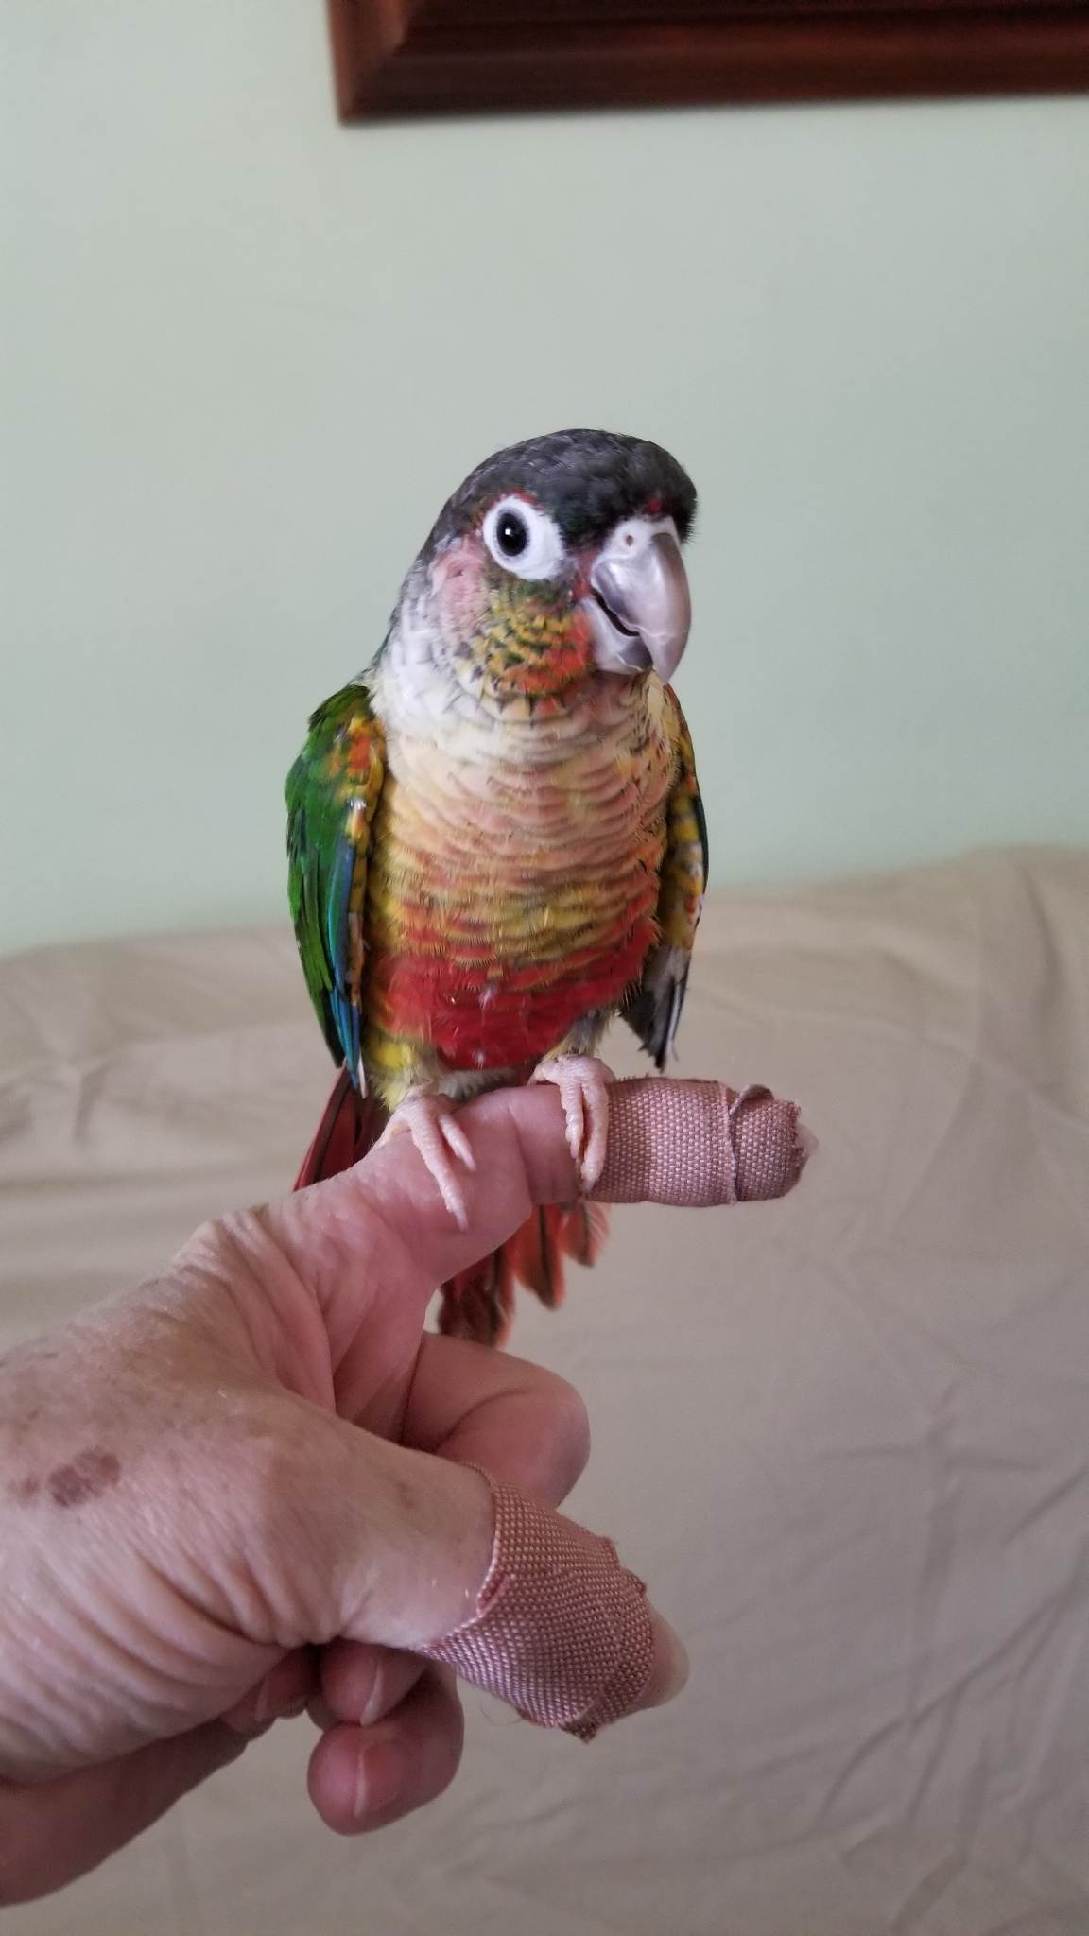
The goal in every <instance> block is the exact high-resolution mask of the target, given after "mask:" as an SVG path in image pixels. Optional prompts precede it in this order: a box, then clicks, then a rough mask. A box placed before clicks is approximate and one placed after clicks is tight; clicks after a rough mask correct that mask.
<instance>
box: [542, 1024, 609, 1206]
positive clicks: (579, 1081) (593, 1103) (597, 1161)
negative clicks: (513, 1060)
mask: <svg viewBox="0 0 1089 1936" xmlns="http://www.w3.org/2000/svg"><path fill="white" fill-rule="evenodd" d="M612 1080H613V1072H612V1070H611V1069H610V1068H609V1067H608V1064H607V1063H604V1062H599V1060H598V1058H597V1056H596V1055H555V1056H551V1057H546V1059H545V1060H544V1061H543V1062H539V1063H538V1064H537V1067H536V1068H535V1069H534V1071H533V1074H532V1075H531V1076H530V1081H531V1082H554V1083H555V1084H556V1086H557V1088H558V1089H559V1092H560V1101H561V1102H562V1104H563V1119H564V1122H565V1123H566V1125H567V1147H568V1149H569V1150H570V1152H571V1154H572V1156H573V1157H574V1159H575V1166H576V1168H577V1170H578V1173H579V1187H580V1189H581V1190H582V1193H583V1195H584V1196H589V1194H590V1191H591V1190H592V1189H593V1187H594V1184H595V1183H596V1182H597V1180H598V1178H599V1176H600V1175H601V1171H602V1167H603V1165H604V1162H605V1145H606V1142H607V1141H608V1137H609V1084H610V1082H612Z"/></svg>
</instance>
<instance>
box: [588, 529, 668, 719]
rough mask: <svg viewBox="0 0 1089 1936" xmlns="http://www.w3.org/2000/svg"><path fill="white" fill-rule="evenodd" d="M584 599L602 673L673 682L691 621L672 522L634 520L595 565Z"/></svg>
mask: <svg viewBox="0 0 1089 1936" xmlns="http://www.w3.org/2000/svg"><path fill="white" fill-rule="evenodd" d="M590 590H591V596H590V597H589V598H588V599H586V600H585V609H586V611H587V612H588V614H589V617H590V622H591V624H592V626H593V630H594V659H595V661H596V663H597V666H598V668H599V670H600V671H602V672H619V673H624V672H626V673H629V674H630V673H634V672H646V671H647V670H648V669H649V667H651V666H653V667H654V670H655V672H656V673H657V674H658V677H659V678H660V679H662V680H663V681H668V680H669V679H671V678H672V676H673V674H674V672H675V671H676V670H677V667H678V665H679V664H680V659H681V654H682V652H683V651H684V648H685V642H686V640H687V638H688V628H689V625H690V624H691V622H692V602H691V599H690V597H689V594H688V579H687V577H686V575H685V569H684V560H683V558H682V557H681V547H680V543H679V541H678V539H677V534H676V531H675V530H674V528H673V524H672V522H671V521H670V522H668V523H657V524H650V523H649V522H647V521H646V520H644V519H641V518H631V519H628V520H626V521H625V523H624V524H623V525H621V526H620V527H619V529H618V531H617V532H615V533H614V535H613V537H612V538H611V539H610V541H609V543H608V545H606V547H605V549H604V550H603V551H602V552H600V553H599V555H598V557H597V558H596V559H595V560H594V564H593V567H592V569H591V572H590Z"/></svg>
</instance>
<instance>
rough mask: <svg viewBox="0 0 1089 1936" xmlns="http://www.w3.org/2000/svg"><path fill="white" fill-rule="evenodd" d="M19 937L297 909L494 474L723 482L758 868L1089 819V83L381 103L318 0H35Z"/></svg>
mask: <svg viewBox="0 0 1089 1936" xmlns="http://www.w3.org/2000/svg"><path fill="white" fill-rule="evenodd" d="M2 34H3V39H4V42H5V44H6V49H7V56H8V59H7V81H6V92H7V94H8V97H9V99H8V100H7V102H6V103H4V105H3V108H2V118H3V121H4V124H5V132H4V135H3V139H4V142H5V144H6V146H7V149H8V161H7V165H6V170H5V172H6V175H7V178H8V180H9V181H10V180H11V178H12V177H14V181H15V193H14V194H10V193H9V192H8V191H7V190H5V194H4V203H5V212H4V217H3V219H4V221H5V223H6V224H8V225H9V226H10V228H11V230H12V231H13V232H12V233H11V234H10V235H9V236H8V239H7V241H6V244H5V251H4V265H5V266H4V276H5V291H4V307H5V310H6V312H7V317H8V322H9V331H10V336H9V342H10V344H11V347H10V348H9V351H8V352H7V353H6V355H5V364H4V377H5V382H6V383H9V384H10V387H11V391H12V395H11V402H10V406H9V407H10V413H11V414H10V420H9V426H8V428H7V429H6V430H5V431H4V467H5V470H6V471H7V473H8V479H7V481H8V483H9V485H10V490H11V504H10V508H9V509H7V510H6V511H5V513H4V537H5V543H6V544H10V548H11V552H12V558H11V564H12V566H13V570H11V571H9V572H8V590H7V592H6V593H5V595H4V631H5V640H4V645H3V655H4V656H3V683H2V687H0V789H2V795H0V815H2V826H3V843H4V871H3V895H4V905H3V912H2V917H0V939H2V940H3V942H4V943H6V944H7V945H17V944H20V943H27V942H33V941H36V940H42V939H47V938H52V937H56V936H65V935H77V934H90V933H95V932H103V931H113V930H120V929H125V928H149V927H163V926H172V925H176V924H184V923H188V924H192V923H210V922H218V921H222V920H229V921H237V920H243V919H247V918H250V917H253V916H267V915H270V914H275V913H276V912H277V911H278V910H279V909H280V907H281V872H282V869H281V807H280V786H281V776H282V773H283V769H284V768H285V766H286V765H287V763H288V761H289V758H290V757H291V755H292V753H293V751H294V749H295V745H296V742H297V740H298V738H299V735H300V729H301V726H302V723H303V719H304V716H305V714H306V712H307V710H308V709H309V707H310V706H311V705H312V704H313V703H314V702H315V701H316V700H318V699H319V698H320V697H322V696H323V695H324V694H325V693H326V692H327V691H328V690H329V689H330V688H332V687H333V686H335V685H336V684H338V683H339V682H340V681H341V680H342V679H343V678H344V676H345V675H346V674H349V673H351V672H353V671H355V670H356V669H357V668H358V667H359V666H360V664H361V663H362V662H364V661H365V660H366V659H367V658H368V657H369V656H370V653H371V650H372V649H373V647H374V645H375V644H376V642H377V641H378V639H379V638H380V637H381V634H382V630H383V626H384V622H385V618H386V614H387V611H388V608H389V605H390V603H391V601H392V599H393V596H394V594H395V592H396V588H397V585H398V582H399V579H400V576H401V573H402V570H403V568H404V567H405V565H406V564H407V563H408V561H409V559H410V557H411V556H412V554H413V552H414V551H415V548H416V545H417V543H418V542H419V540H420V539H421V538H422V536H423V535H424V532H425V531H426V529H427V526H428V524H429V522H430V519H431V517H432V514H433V513H434V511H435V510H436V509H437V507H438V504H439V502H440V501H441V499H442V498H443V497H444V496H445V494H446V492H447V490H448V489H449V488H450V487H451V486H452V485H453V484H454V483H456V482H457V480H458V479H459V478H460V476H461V475H462V473H463V472H464V471H465V470H466V469H467V468H468V467H469V466H470V465H471V464H472V463H473V462H475V461H476V459H477V458H479V457H481V456H482V455H483V454H484V453H486V452H487V451H488V450H490V449H491V448H492V447H494V446H495V445H497V444H500V443H504V442H506V441H508V440H509V439H510V438H512V437H516V436H519V435H522V434H525V433H527V432H530V431H535V430H541V429H547V428H554V427H558V426H559V425H562V424H566V423H572V422H574V423H578V422H587V423H602V424H607V425H611V426H613V427H616V428H625V429H632V430H638V431H642V432H645V433H648V434H650V435H652V436H654V437H657V438H659V439H661V440H662V441H663V442H665V443H667V444H669V445H670V446H671V447H672V448H673V449H675V450H676V452H677V454H678V455H679V456H680V457H681V458H682V459H683V461H684V462H685V463H686V465H688V467H689V468H690V470H691V471H692V473H693V474H694V476H695V478H696V480H697V482H698V484H699V485H700V487H701V490H702V494H703V515H702V524H701V531H700V537H699V543H698V546H697V548H696V551H695V554H694V557H693V560H692V575H693V581H694V593H695V599H696V614H697V623H696V628H695V632H694V636H693V641H692V645H691V649H690V656H689V659H688V661H687V662H686V665H685V667H684V670H683V673H682V677H681V691H682V695H683V697H684V699H685V701H686V704H687V706H688V709H689V712H690V716H691V718H692V721H693V725H694V729H695V735H696V742H697V750H698V753H699V756H700V762H701V767H702V774H703V782H704V791H705V796H706V799H707V803H708V809H709V817H710V821H711V831H712V838H713V848H714V873H715V877H716V878H717V879H718V880H719V881H723V880H726V879H729V878H734V879H741V878H744V879H756V878H776V877H778V878H781V877H784V876H787V875H790V874H795V873H812V872H816V871H828V870H835V869H842V868H849V867H856V866H860V865H870V864H873V863H878V864H883V863H886V862H892V861H898V860H900V859H902V858H907V857H912V856H920V855H930V854H941V853H947V852H951V851H954V850H956V849H957V848H959V847H962V846H964V845H968V844H971V843H976V842H980V841H989V840H1005V839H1039V838H1044V839H1047V838H1061V839H1085V838H1089V776H1087V771H1086V767H1087V748H1089V636H1087V634H1089V543H1087V505H1089V374H1087V372H1089V103H1086V102H1085V101H1077V100H1075V101H1052V102H1046V103H1044V102H1029V103H1015V102H1005V103H1003V102H999V103H993V104H977V105H968V106H948V107H947V106H940V107H907V108H887V107H876V108H869V107H867V108H862V109H850V110H831V111H829V110H808V111H799V112H778V111H777V112H748V113H729V112H726V113H698V114H684V115H679V114H670V115H662V116H640V117H637V116H624V117H620V118H598V119H594V118H585V119H582V118H579V119H570V120H568V119H563V120H545V121H512V122H507V123H503V122H491V123H487V124H475V125H474V124H471V123H463V124H460V125H447V126H444V125H438V124H434V125H429V126H411V127H405V128H402V129H390V130H382V131H364V130H361V129H357V130H353V131H351V132H345V131H342V130H341V129H339V128H338V127H337V126H336V125H335V123H334V120H333V115H332V109H331V106H330V90H329V83H328V75H327V60H326V45H325V31H324V25H323V19H322V9H321V8H320V7H319V6H318V5H317V3H316V0H187V4H185V5H178V4H177V0H109V3H108V0H99V4H96V5H88V4H87V0H45V4H43V0H6V4H5V7H4V21H3V28H2Z"/></svg>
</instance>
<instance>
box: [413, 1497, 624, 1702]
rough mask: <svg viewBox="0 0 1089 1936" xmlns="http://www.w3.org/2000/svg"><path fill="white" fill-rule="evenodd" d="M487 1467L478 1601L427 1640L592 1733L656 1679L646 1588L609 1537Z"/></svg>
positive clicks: (433, 1652) (437, 1656)
mask: <svg viewBox="0 0 1089 1936" xmlns="http://www.w3.org/2000/svg"><path fill="white" fill-rule="evenodd" d="M474 1470H476V1471H480V1470H481V1469H480V1468H479V1467H475V1468H474ZM481 1476H482V1477H483V1478H484V1479H486V1480H487V1482H488V1484H489V1486H490V1487H491V1492H492V1501H493V1507H494V1513H495V1530H494V1534H493V1538H492V1554H491V1564H490V1565H489V1568H488V1573H487V1577H486V1578H485V1581H484V1584H483V1586H482V1587H481V1589H480V1592H479V1594H478V1596H477V1604H476V1611H475V1613H474V1614H473V1616H472V1618H471V1619H469V1620H467V1621H466V1622H465V1623H464V1624H463V1625H462V1626H460V1627H457V1628H455V1630H454V1632H453V1633H451V1634H447V1635H446V1636H445V1637H444V1638H443V1639H441V1640H438V1641H435V1642H433V1643H432V1644H431V1645H430V1646H429V1647H424V1648H421V1649H420V1651H421V1653H424V1654H426V1656H427V1658H428V1659H429V1660H436V1661H442V1662H444V1663H445V1664H446V1665H447V1666H449V1667H453V1668H454V1670H455V1671H456V1672H457V1673H458V1674H460V1675H461V1677H462V1679H463V1680H466V1681H468V1682H469V1683H470V1685H472V1686H473V1687H479V1688H482V1689H483V1690H484V1691H485V1692H486V1693H489V1694H495V1695H498V1697H499V1699H500V1700H503V1701H506V1702H508V1703H509V1705H510V1706H512V1707H514V1708H516V1709H517V1711H518V1713H519V1714H521V1715H522V1716H523V1718H524V1719H525V1720H527V1721H535V1722H536V1723H537V1724H538V1726H540V1727H545V1728H563V1729H564V1730H565V1732H566V1733H568V1734H574V1735H577V1736H578V1737H579V1739H580V1740H582V1741H591V1740H592V1739H593V1737H594V1735H595V1734H596V1733H597V1731H598V1729H599V1728H603V1727H607V1726H608V1724H609V1722H610V1721H618V1720H619V1719H620V1717H621V1716H622V1715H624V1714H627V1713H629V1712H630V1710H631V1709H632V1708H633V1707H634V1706H635V1703H636V1702H637V1701H638V1699H639V1696H640V1695H641V1693H642V1692H643V1690H644V1688H645V1687H646V1684H647V1681H648V1679H649V1676H650V1670H651V1666H652V1664H653V1660H654V1634H653V1629H652V1627H651V1620H650V1613H649V1610H648V1607H647V1597H646V1587H645V1586H644V1585H643V1582H642V1580H638V1579H636V1577H635V1574H634V1573H629V1571H628V1569H627V1567H625V1566H622V1565H621V1564H620V1561H619V1559H618V1558H617V1555H616V1549H615V1547H614V1546H613V1544H612V1542H611V1540H607V1539H602V1538H600V1537H599V1536H598V1535H597V1534H596V1533H591V1532H587V1531H586V1529H585V1528H584V1527H582V1526H577V1525H576V1524H575V1523H574V1521H573V1520H570V1519H565V1518H564V1517H563V1515H562V1514H561V1513H555V1512H550V1511H549V1510H548V1508H547V1507H545V1506H541V1505H538V1504H537V1503H536V1502H535V1501H534V1500H532V1499H530V1498H528V1497H527V1496H526V1495H525V1494H524V1493H521V1492H517V1491H515V1489H514V1488H513V1487H511V1486H505V1485H502V1484H501V1483H499V1482H498V1481H497V1480H495V1479H493V1478H492V1477H491V1475H490V1474H489V1473H487V1472H482V1473H481Z"/></svg>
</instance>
